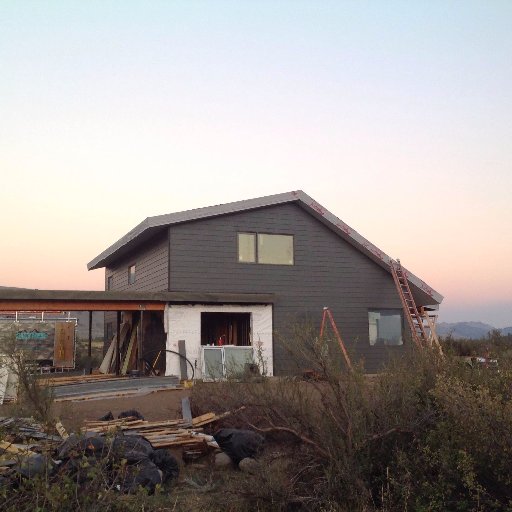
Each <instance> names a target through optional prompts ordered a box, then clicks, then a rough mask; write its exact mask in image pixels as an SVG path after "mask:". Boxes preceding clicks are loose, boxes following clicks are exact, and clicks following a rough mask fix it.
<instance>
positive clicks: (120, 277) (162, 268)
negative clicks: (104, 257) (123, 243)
mask: <svg viewBox="0 0 512 512" xmlns="http://www.w3.org/2000/svg"><path fill="white" fill-rule="evenodd" d="M168 254H169V246H168V238H167V232H165V231H164V233H162V234H160V235H157V236H156V237H154V238H152V239H151V240H149V241H148V242H146V243H145V244H144V245H142V247H139V248H138V250H137V251H134V252H133V254H132V255H131V256H130V257H127V258H123V259H121V260H119V261H116V262H115V264H113V265H111V266H108V267H107V268H106V269H105V290H106V289H107V280H108V278H109V277H110V276H112V277H113V283H112V290H131V291H154V292H161V291H167V288H168V282H169V257H168ZM132 264H135V265H136V267H135V268H136V275H135V283H133V284H128V266H129V265H132Z"/></svg>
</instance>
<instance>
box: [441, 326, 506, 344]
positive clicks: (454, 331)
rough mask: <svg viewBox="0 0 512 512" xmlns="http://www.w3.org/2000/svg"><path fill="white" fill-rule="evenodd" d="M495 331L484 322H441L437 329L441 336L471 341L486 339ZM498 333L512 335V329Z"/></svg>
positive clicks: (504, 329) (501, 330)
mask: <svg viewBox="0 0 512 512" xmlns="http://www.w3.org/2000/svg"><path fill="white" fill-rule="evenodd" d="M493 329H495V327H493V326H492V325H489V324H484V323H483V322H454V323H449V322H439V323H438V324H437V328H436V330H437V334H438V335H439V336H448V335H450V334H451V336H452V338H454V339H460V338H467V339H470V340H475V339H479V338H485V336H487V334H489V333H490V332H491V331H492V330H493ZM498 331H500V332H501V334H503V335H506V334H512V327H505V328H503V329H498Z"/></svg>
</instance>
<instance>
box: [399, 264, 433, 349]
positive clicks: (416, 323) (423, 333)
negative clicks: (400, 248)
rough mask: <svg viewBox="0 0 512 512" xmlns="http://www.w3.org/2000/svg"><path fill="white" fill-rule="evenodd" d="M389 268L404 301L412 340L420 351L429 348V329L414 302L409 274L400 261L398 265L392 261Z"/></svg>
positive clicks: (403, 304)
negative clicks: (408, 278)
mask: <svg viewBox="0 0 512 512" xmlns="http://www.w3.org/2000/svg"><path fill="white" fill-rule="evenodd" d="M389 266H390V268H391V275H392V276H393V280H394V281H395V285H396V289H397V290H398V295H400V300H401V301H402V306H403V308H404V313H405V317H406V318H407V322H408V323H409V327H410V329H411V334H412V339H413V340H414V343H416V346H417V347H418V348H420V349H421V348H423V347H424V346H428V345H429V344H430V342H429V335H428V334H427V328H428V327H427V328H426V326H425V324H424V322H423V320H424V317H423V316H422V315H421V314H420V312H419V311H418V308H417V307H416V303H415V302H414V298H413V296H412V293H411V289H410V288H409V281H408V280H407V274H406V272H405V271H404V270H403V269H402V265H401V264H400V260H398V259H397V260H396V263H395V262H394V261H393V260H392V259H390V260H389Z"/></svg>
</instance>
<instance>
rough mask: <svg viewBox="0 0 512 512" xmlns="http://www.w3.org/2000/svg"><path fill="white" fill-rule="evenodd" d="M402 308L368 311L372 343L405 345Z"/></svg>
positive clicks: (373, 344)
mask: <svg viewBox="0 0 512 512" xmlns="http://www.w3.org/2000/svg"><path fill="white" fill-rule="evenodd" d="M402 325H403V321H402V310H401V309H371V310H369V311H368V327H369V335H370V345H372V346H375V345H391V346H393V345H394V346H396V345H403V344H404V341H403V336H402Z"/></svg>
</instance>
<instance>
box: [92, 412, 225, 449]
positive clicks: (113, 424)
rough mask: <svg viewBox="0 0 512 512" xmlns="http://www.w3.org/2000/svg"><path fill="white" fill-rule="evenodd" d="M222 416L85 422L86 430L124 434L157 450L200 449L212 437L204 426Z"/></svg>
mask: <svg viewBox="0 0 512 512" xmlns="http://www.w3.org/2000/svg"><path fill="white" fill-rule="evenodd" d="M221 416H222V415H221ZM221 416H217V415H215V414H214V413H213V412H211V413H207V414H203V415H202V416H198V417H197V418H193V419H192V422H190V421H188V422H187V421H185V420H164V421H146V420H139V419H137V418H136V417H133V416H130V417H127V418H120V419H117V420H111V421H85V425H84V427H83V430H84V431H87V432H96V433H98V434H108V433H111V432H114V431H117V430H121V431H122V432H123V433H124V434H125V435H140V436H143V437H145V438H146V439H147V440H148V441H149V442H150V443H151V444H152V445H153V447H154V448H172V447H176V446H187V447H190V446H196V447H197V446H199V445H203V446H205V447H206V443H207V441H210V440H211V436H208V435H206V434H203V433H202V432H201V430H202V428H201V426H202V425H206V424H208V423H211V422H213V421H217V420H218V419H220V418H221Z"/></svg>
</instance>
